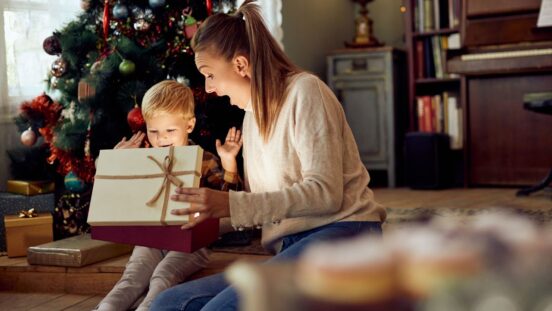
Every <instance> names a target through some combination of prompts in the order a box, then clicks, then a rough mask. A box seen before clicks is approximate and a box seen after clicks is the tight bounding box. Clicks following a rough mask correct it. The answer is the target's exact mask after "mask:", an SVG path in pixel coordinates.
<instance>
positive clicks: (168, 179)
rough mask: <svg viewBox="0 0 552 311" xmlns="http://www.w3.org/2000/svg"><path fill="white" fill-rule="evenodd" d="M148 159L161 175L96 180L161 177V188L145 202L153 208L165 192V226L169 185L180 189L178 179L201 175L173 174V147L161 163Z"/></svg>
mask: <svg viewBox="0 0 552 311" xmlns="http://www.w3.org/2000/svg"><path fill="white" fill-rule="evenodd" d="M148 159H150V160H152V161H153V162H154V163H155V164H157V166H159V168H160V169H161V171H162V173H159V174H149V175H129V176H120V175H96V176H95V178H96V179H143V178H159V177H163V182H162V183H161V186H160V187H159V190H157V192H156V193H155V195H154V196H153V197H152V198H151V199H150V200H148V201H147V202H146V205H147V206H150V207H153V206H154V203H155V202H156V201H157V200H158V199H159V197H160V196H161V194H162V193H163V191H164V192H165V196H164V198H163V209H162V210H161V224H163V225H167V223H166V222H165V218H166V216H167V205H168V202H169V188H170V185H171V183H172V184H174V185H175V186H177V187H182V185H183V184H184V182H182V181H181V180H180V179H178V177H176V176H181V175H196V176H197V177H201V175H200V174H199V173H198V172H196V171H181V172H176V173H175V172H173V171H172V169H173V166H174V162H175V161H174V146H171V147H169V154H168V155H167V156H165V159H164V160H163V163H161V162H159V161H158V160H157V159H155V158H154V157H153V156H148Z"/></svg>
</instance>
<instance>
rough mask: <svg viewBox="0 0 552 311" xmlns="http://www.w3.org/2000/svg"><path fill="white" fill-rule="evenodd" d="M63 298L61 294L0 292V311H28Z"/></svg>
mask: <svg viewBox="0 0 552 311" xmlns="http://www.w3.org/2000/svg"><path fill="white" fill-rule="evenodd" d="M63 296H65V294H63V293H18V292H0V310H14V311H19V310H29V309H31V308H34V307H38V306H40V305H42V304H45V303H48V302H49V301H52V300H55V299H58V298H60V297H63ZM50 310H55V309H50Z"/></svg>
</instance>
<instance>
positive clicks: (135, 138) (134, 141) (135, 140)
mask: <svg viewBox="0 0 552 311" xmlns="http://www.w3.org/2000/svg"><path fill="white" fill-rule="evenodd" d="M144 137H146V134H144V133H142V132H137V133H136V134H134V135H132V137H131V138H130V139H129V140H127V139H126V137H123V139H121V141H120V142H119V143H117V144H116V145H115V147H113V149H129V148H140V145H141V144H142V141H143V140H144Z"/></svg>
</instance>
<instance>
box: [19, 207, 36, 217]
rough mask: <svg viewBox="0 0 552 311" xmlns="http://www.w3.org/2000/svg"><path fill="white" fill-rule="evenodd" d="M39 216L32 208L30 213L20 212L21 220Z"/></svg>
mask: <svg viewBox="0 0 552 311" xmlns="http://www.w3.org/2000/svg"><path fill="white" fill-rule="evenodd" d="M37 216H38V214H37V213H36V212H35V210H34V208H31V209H29V210H28V211H26V210H21V211H19V218H33V217H37Z"/></svg>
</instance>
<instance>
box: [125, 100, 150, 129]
mask: <svg viewBox="0 0 552 311" xmlns="http://www.w3.org/2000/svg"><path fill="white" fill-rule="evenodd" d="M127 122H128V126H130V129H131V130H132V132H133V133H136V132H138V131H140V130H142V129H144V127H145V126H146V121H144V117H143V116H142V109H140V107H139V106H138V104H134V108H132V109H131V110H130V111H129V112H128V115H127Z"/></svg>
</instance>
